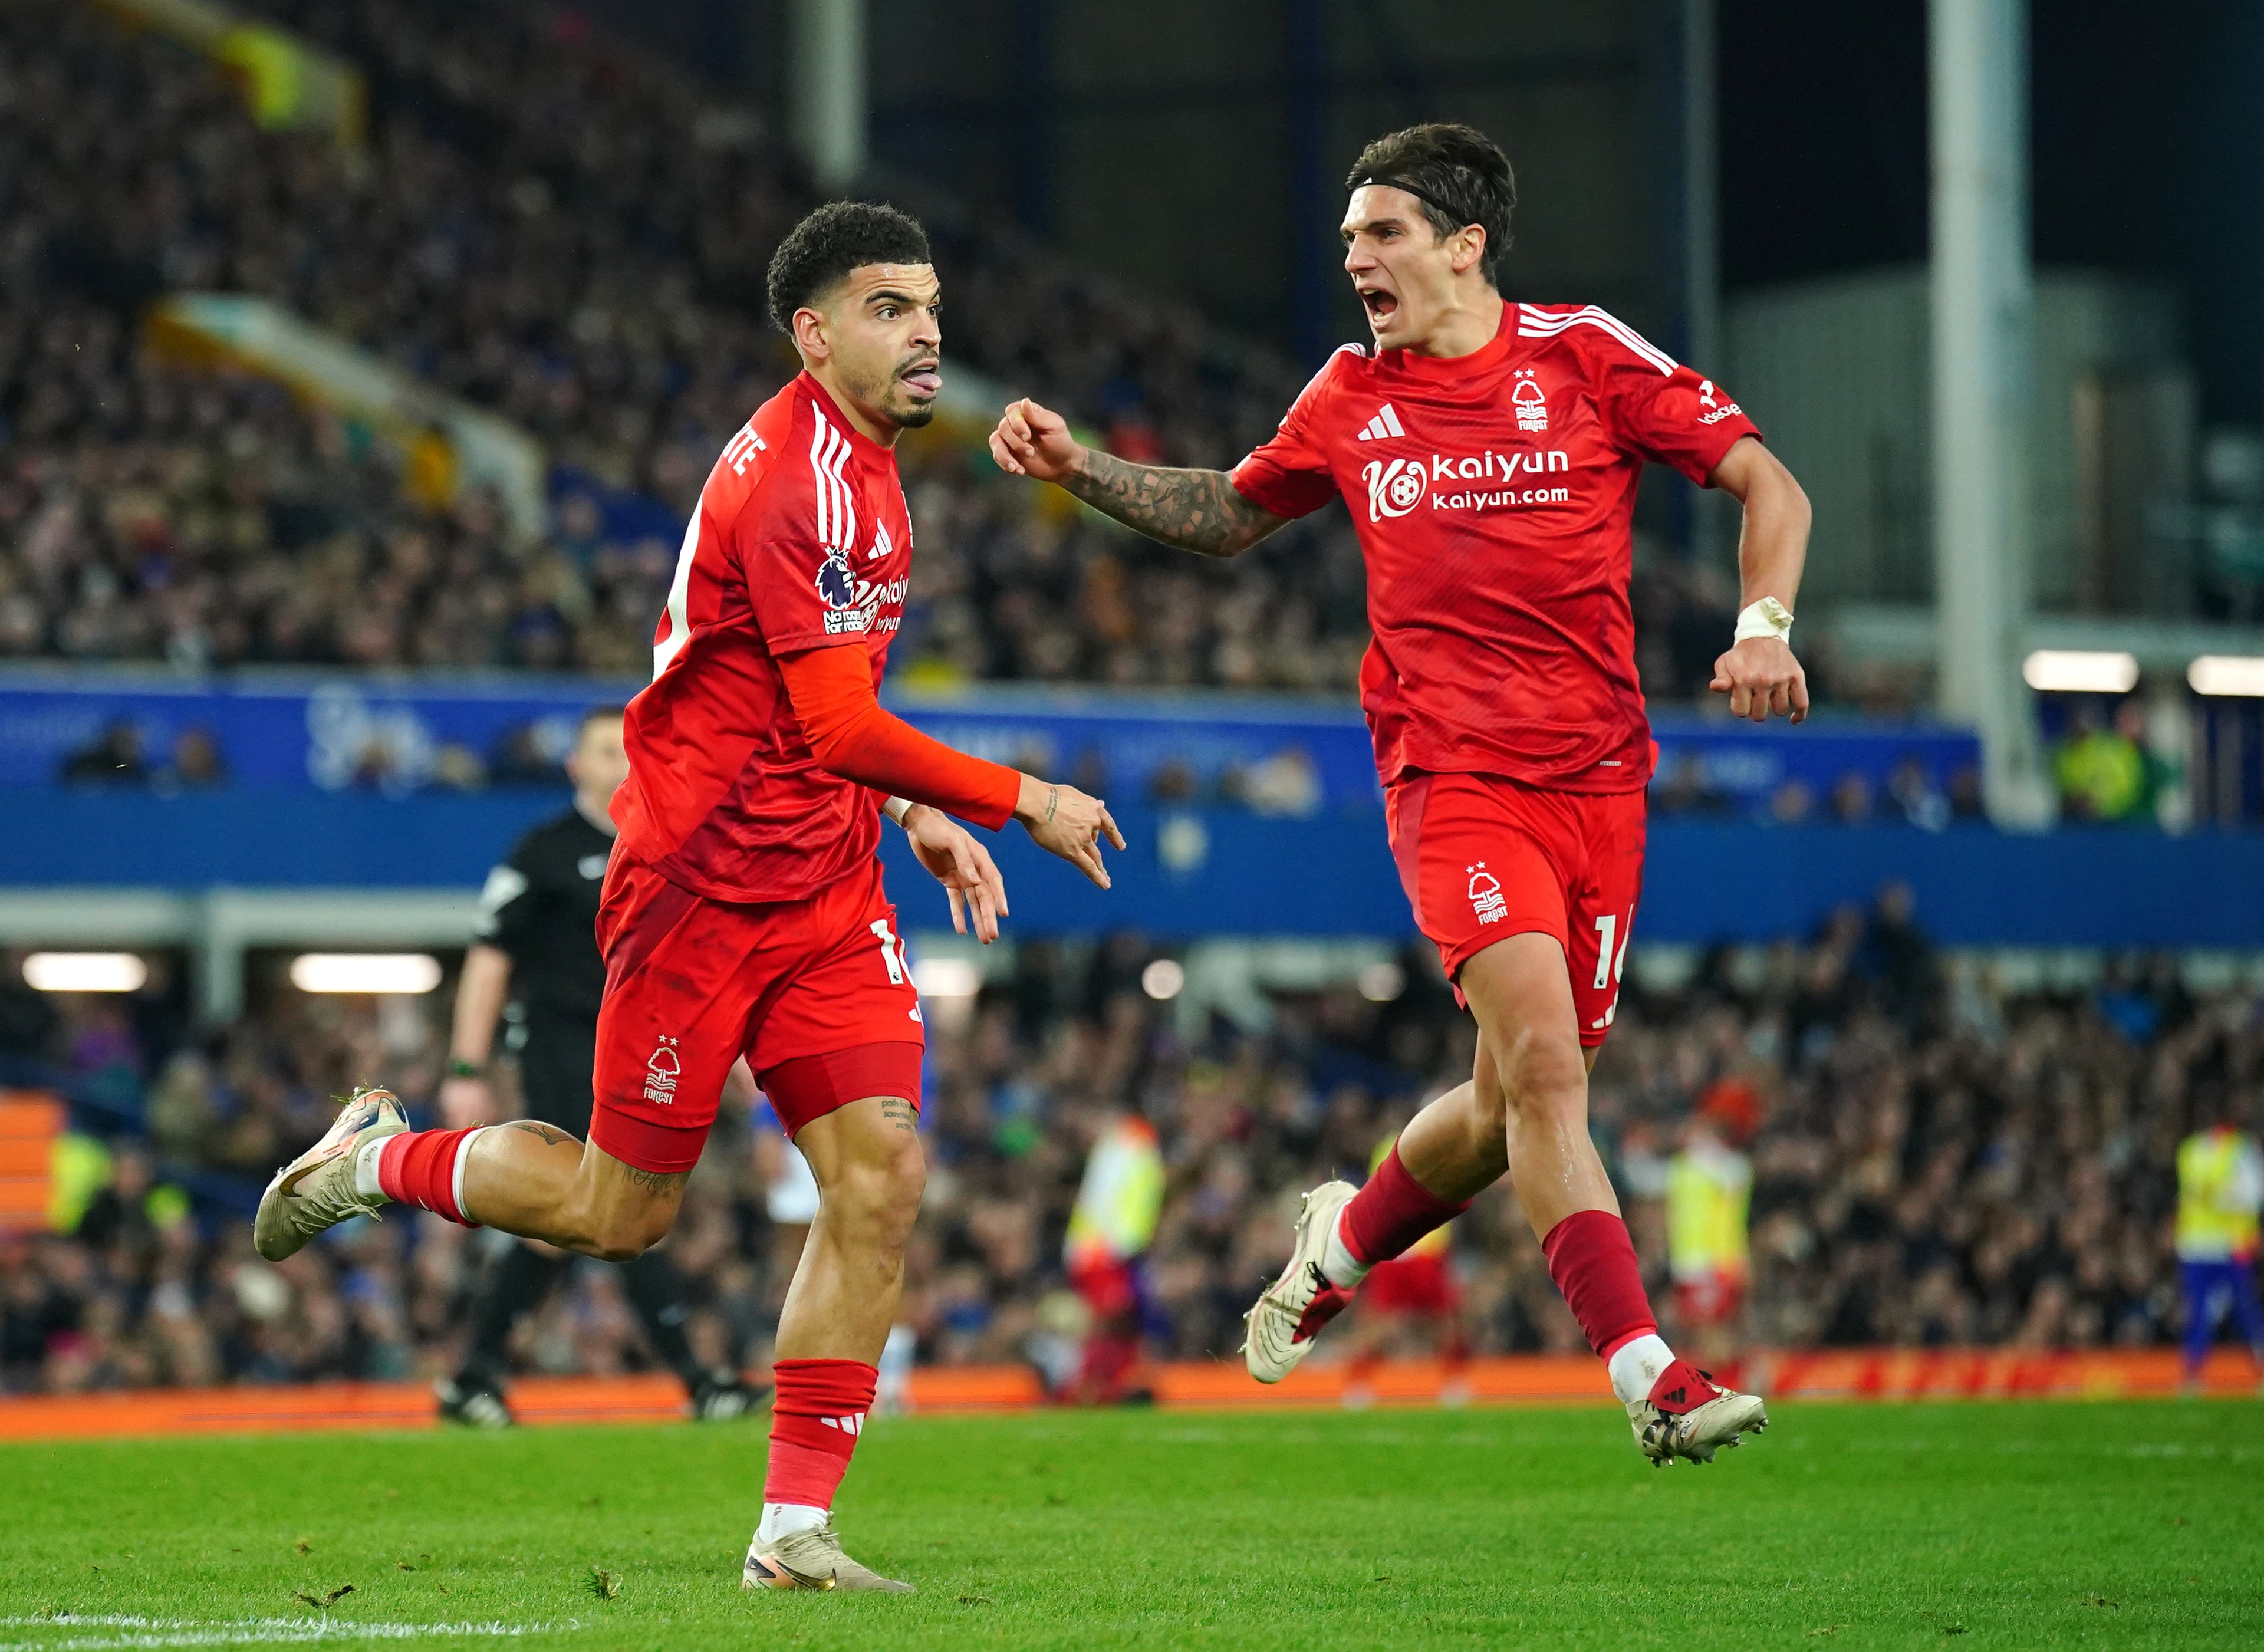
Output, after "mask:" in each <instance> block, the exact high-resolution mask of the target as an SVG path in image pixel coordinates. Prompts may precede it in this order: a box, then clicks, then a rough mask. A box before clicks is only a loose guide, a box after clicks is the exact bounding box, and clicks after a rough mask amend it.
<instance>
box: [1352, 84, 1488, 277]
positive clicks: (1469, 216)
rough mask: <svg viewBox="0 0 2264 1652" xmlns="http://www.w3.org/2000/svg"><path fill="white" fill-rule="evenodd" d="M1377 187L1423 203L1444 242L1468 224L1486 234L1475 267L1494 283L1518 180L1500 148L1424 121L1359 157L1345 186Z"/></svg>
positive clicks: (1478, 135) (1466, 131) (1482, 137)
mask: <svg viewBox="0 0 2264 1652" xmlns="http://www.w3.org/2000/svg"><path fill="white" fill-rule="evenodd" d="M1363 184H1382V185H1389V186H1390V188H1393V189H1404V190H1405V191H1406V192H1408V193H1409V194H1411V195H1412V196H1414V197H1415V198H1416V199H1418V200H1419V201H1421V202H1422V203H1423V216H1424V217H1425V218H1426V219H1427V220H1428V221H1430V225H1431V228H1432V229H1433V230H1434V231H1435V232H1437V234H1438V235H1440V237H1441V238H1442V239H1443V238H1444V237H1446V236H1448V235H1453V234H1454V233H1455V231H1456V230H1458V229H1462V228H1465V227H1466V226H1468V225H1470V224H1476V225H1477V227H1478V228H1481V229H1483V230H1484V231H1485V251H1484V253H1483V254H1482V255H1480V257H1479V262H1480V263H1481V264H1483V265H1484V269H1485V278H1486V279H1487V280H1488V281H1493V280H1494V279H1495V272H1496V271H1497V270H1498V268H1499V267H1500V264H1501V257H1502V254H1504V253H1506V252H1507V251H1508V250H1509V215H1510V214H1511V213H1512V212H1513V211H1514V210H1515V209H1516V207H1517V178H1516V175H1515V174H1514V173H1513V172H1512V171H1511V170H1509V157H1508V156H1506V155H1504V154H1503V153H1502V152H1501V146H1500V145H1499V144H1498V143H1496V142H1495V141H1493V140H1492V139H1491V138H1490V137H1488V136H1486V134H1484V133H1483V132H1480V131H1479V130H1478V129H1477V127H1465V126H1457V125H1455V124H1452V123H1450V122H1446V121H1437V120H1433V121H1429V122H1426V124H1424V125H1422V126H1419V127H1407V128H1406V129H1405V130H1404V131H1400V132H1394V133H1391V134H1389V135H1387V136H1384V137H1381V138H1378V139H1377V140H1376V141H1375V142H1373V143H1371V144H1369V145H1368V147H1367V148H1366V149H1362V150H1361V152H1360V159H1359V160H1357V161H1355V162H1353V169H1352V171H1351V172H1350V174H1349V175H1347V176H1346V178H1345V187H1346V189H1348V190H1353V189H1358V188H1359V187H1360V186H1361V185H1363Z"/></svg>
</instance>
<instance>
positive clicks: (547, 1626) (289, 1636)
mask: <svg viewBox="0 0 2264 1652" xmlns="http://www.w3.org/2000/svg"><path fill="white" fill-rule="evenodd" d="M580 1627H582V1625H581V1622H580V1620H579V1619H575V1620H571V1621H569V1622H566V1623H504V1622H502V1621H500V1620H499V1619H490V1621H488V1622H485V1623H355V1622H352V1621H349V1620H346V1619H337V1618H322V1619H310V1618H250V1619H242V1618H240V1619H236V1621H234V1622H233V1623H200V1622H198V1621H197V1620H195V1619H191V1618H142V1617H134V1616H128V1615H122V1614H118V1613H96V1612H88V1613H85V1614H83V1615H82V1614H80V1613H77V1612H62V1613H58V1614H57V1615H55V1616H54V1617H51V1618H48V1617H33V1618H0V1628H4V1629H31V1628H40V1629H128V1630H133V1631H135V1633H134V1634H97V1635H73V1636H71V1637H69V1638H68V1639H66V1640H62V1641H0V1652H127V1649H129V1648H165V1647H192V1646H294V1645H297V1646H303V1645H307V1644H309V1643H311V1642H316V1641H421V1640H426V1639H430V1638H432V1637H433V1636H436V1635H454V1636H457V1637H459V1638H464V1639H471V1638H479V1639H485V1640H497V1641H515V1640H517V1639H519V1637H520V1636H522V1635H529V1634H555V1633H558V1632H561V1631H564V1630H570V1629H579V1628H580Z"/></svg>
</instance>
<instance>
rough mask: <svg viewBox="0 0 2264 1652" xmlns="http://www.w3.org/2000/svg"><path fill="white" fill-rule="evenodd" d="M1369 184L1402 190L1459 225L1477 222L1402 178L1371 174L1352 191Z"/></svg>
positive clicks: (1364, 187)
mask: <svg viewBox="0 0 2264 1652" xmlns="http://www.w3.org/2000/svg"><path fill="white" fill-rule="evenodd" d="M1371 184H1374V185H1380V186H1381V187H1382V188H1384V189H1404V190H1405V191H1406V192H1408V193H1409V194H1410V195H1412V196H1413V197H1414V198H1415V199H1417V200H1419V201H1421V202H1422V203H1423V204H1424V205H1425V206H1426V207H1430V208H1431V209H1432V210H1433V211H1434V212H1442V213H1444V214H1447V216H1448V217H1449V218H1452V219H1455V221H1457V222H1458V223H1459V224H1462V225H1469V224H1474V223H1477V219H1475V218H1465V217H1463V216H1462V214H1461V213H1459V212H1457V211H1455V209H1454V208H1453V207H1449V206H1448V205H1447V204H1446V203H1445V202H1444V201H1442V200H1440V199H1439V198H1438V197H1437V196H1435V195H1433V194H1432V193H1431V192H1428V191H1427V190H1425V189H1421V188H1419V187H1418V186H1417V185H1413V184H1411V183H1409V182H1408V181H1407V180H1406V179H1405V178H1392V177H1390V176H1388V175H1386V174H1383V173H1379V172H1371V173H1369V174H1368V176H1367V177H1366V178H1362V179H1361V180H1360V182H1359V183H1357V184H1354V185H1353V188H1354V189H1366V188H1367V187H1368V185H1371Z"/></svg>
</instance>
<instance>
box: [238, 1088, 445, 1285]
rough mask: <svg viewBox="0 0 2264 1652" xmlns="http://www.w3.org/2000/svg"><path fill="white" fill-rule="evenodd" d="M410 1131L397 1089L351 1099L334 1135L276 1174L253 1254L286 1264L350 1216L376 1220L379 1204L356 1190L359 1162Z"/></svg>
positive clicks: (256, 1226) (262, 1205)
mask: <svg viewBox="0 0 2264 1652" xmlns="http://www.w3.org/2000/svg"><path fill="white" fill-rule="evenodd" d="M408 1128H409V1119H408V1117H407V1115H406V1114H404V1113H403V1112H402V1111H401V1103H400V1102H399V1101H398V1100H397V1099H395V1097H394V1094H393V1092H392V1091H391V1090H378V1089H374V1088H364V1089H361V1090H355V1091H354V1092H353V1094H352V1095H351V1096H348V1097H347V1098H346V1105H345V1108H344V1109H343V1110H342V1111H341V1112H339V1114H338V1116H337V1122H335V1123H334V1124H332V1125H331V1126H330V1130H329V1133H328V1134H325V1135H324V1136H323V1139H322V1140H321V1141H317V1142H316V1143H315V1145H314V1146H313V1147H310V1148H308V1149H307V1150H306V1151H305V1152H304V1153H301V1155H300V1156H298V1157H297V1158H295V1159H294V1160H292V1161H291V1162H290V1163H288V1164H287V1165H285V1166H284V1167H283V1168H282V1169H281V1170H278V1171H276V1172H275V1179H274V1180H273V1181H272V1182H270V1183H268V1184H267V1191H266V1192H264V1193H262V1194H261V1195H260V1196H259V1214H258V1215H257V1216H255V1217H253V1218H252V1221H251V1245H252V1249H253V1250H257V1251H258V1252H259V1254H260V1255H261V1256H263V1257H266V1258H267V1259H268V1260H269V1261H270V1262H280V1261H281V1260H283V1258H284V1257H287V1256H290V1255H292V1254H293V1253H294V1252H295V1251H296V1250H298V1249H299V1248H300V1247H301V1245H303V1244H305V1243H307V1241H308V1240H309V1239H312V1238H313V1237H314V1236H315V1235H316V1234H318V1233H322V1232H323V1231H324V1230H325V1229H328V1228H335V1227H337V1225H338V1224H339V1223H340V1222H342V1221H345V1220H346V1218H348V1217H349V1216H374V1215H376V1214H377V1206H376V1205H374V1204H373V1203H372V1202H371V1201H370V1200H368V1199H365V1198H363V1197H362V1194H361V1192H360V1190H359V1189H358V1188H357V1187H356V1186H355V1185H354V1161H355V1160H356V1159H357V1158H358V1157H359V1156H360V1153H361V1149H362V1148H363V1147H365V1146H366V1144H368V1143H369V1142H371V1141H376V1140H378V1139H379V1138H381V1137H383V1136H394V1135H399V1134H401V1133H402V1132H403V1131H404V1130H406V1129H408Z"/></svg>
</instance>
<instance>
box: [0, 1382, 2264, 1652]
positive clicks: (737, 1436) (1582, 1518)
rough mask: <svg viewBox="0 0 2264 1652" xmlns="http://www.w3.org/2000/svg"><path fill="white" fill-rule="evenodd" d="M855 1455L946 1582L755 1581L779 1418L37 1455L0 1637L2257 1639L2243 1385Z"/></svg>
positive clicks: (861, 1522) (870, 1449)
mask: <svg viewBox="0 0 2264 1652" xmlns="http://www.w3.org/2000/svg"><path fill="white" fill-rule="evenodd" d="M858 1459H859V1460H858V1464H857V1467H856V1469H855V1471H854V1473H853V1474H852V1475H851V1478H850V1481H849V1483H848V1485H847V1487H846V1488H845V1496H844V1499H843V1502H842V1504H841V1508H840V1511H839V1512H840V1516H841V1519H842V1524H843V1530H844V1532H845V1534H846V1535H847V1537H848V1539H849V1541H850V1546H851V1552H852V1553H853V1554H858V1555H859V1556H860V1557H861V1558H863V1559H865V1560H866V1561H868V1562H869V1563H871V1564H873V1565H875V1566H877V1567H879V1568H880V1569H882V1570H885V1571H889V1572H891V1573H894V1574H896V1575H899V1576H908V1577H910V1578H911V1579H912V1580H913V1581H915V1582H916V1583H918V1585H919V1588H920V1591H921V1592H920V1593H919V1594H918V1596H917V1597H915V1598H909V1599H906V1598H888V1597H874V1596H843V1595H774V1594H766V1595H759V1596H748V1595H744V1594H743V1593H742V1592H741V1590H740V1589H739V1583H738V1577H739V1558H740V1554H741V1552H742V1550H743V1548H744V1544H745V1541H746V1538H747V1534H748V1531H749V1529H750V1526H751V1522H752V1520H753V1518H754V1517H755V1515H756V1514H757V1512H758V1509H757V1502H758V1496H759V1493H760V1486H761V1478H762V1466H763V1429H762V1426H761V1425H760V1424H759V1423H755V1424H735V1425H725V1426H720V1427H706V1428H696V1427H692V1426H688V1425H687V1426H684V1427H671V1428H635V1429H628V1428H624V1429H610V1430H594V1429H593V1430H542V1431H522V1432H518V1433H513V1434H509V1435H503V1436H489V1435H469V1434H463V1433H451V1434H417V1435H379V1436H338V1435H333V1436H321V1435H298V1436H287V1437H280V1438H225V1439H221V1438H212V1439H186V1440H169V1441H153V1442H101V1443H95V1444H68V1445H11V1446H7V1447H5V1448H0V1510H4V1511H5V1518H4V1521H0V1532H4V1533H5V1542H6V1549H5V1559H4V1563H0V1619H4V1620H5V1621H4V1625H0V1652H12V1649H13V1648H43V1649H54V1648H73V1649H74V1652H93V1649H94V1648H112V1647H116V1648H125V1647H145V1646H146V1647H159V1646H164V1647H180V1646H204V1645H259V1644H269V1643H273V1644H301V1643H307V1642H310V1641H316V1640H319V1641H321V1642H322V1643H323V1644H329V1643H332V1642H336V1643H337V1644H341V1645H368V1646H384V1645H392V1644H395V1643H399V1644H403V1645H405V1646H410V1647H416V1648H441V1647H454V1646H468V1647H477V1646H486V1647H502V1646H514V1647H534V1646H542V1647H551V1646H556V1647H561V1648H582V1649H586V1652H600V1649H602V1648H667V1649H668V1652H676V1649H678V1648H708V1647H765V1648H767V1647H774V1646H775V1647H786V1648H810V1649H812V1652H816V1649H817V1648H833V1647H840V1648H858V1649H859V1652H874V1649H875V1648H887V1649H888V1652H895V1649H896V1648H931V1647H932V1648H957V1647H1007V1648H1021V1647H1061V1648H1112V1647H1143V1648H1179V1647H1196V1648H1209V1647H1219V1648H1223V1647H1265V1648H1351V1647H1363V1648H1365V1647H1373V1648H1427V1647H1469V1646H1514V1647H1520V1648H1541V1647H1560V1646H1561V1647H1589V1648H1611V1647H1662V1648H1678V1652H1701V1649H1710V1648H1722V1647H1749V1646H1750V1647H1784V1648H1815V1647H1819V1646H1830V1647H1833V1648H1844V1647H1897V1648H1930V1647H1952V1648H1956V1652H1977V1649H1978V1648H1985V1647H2063V1646H2074V1645H2096V1646H2118V1647H2163V1648H2199V1647H2214V1646H2224V1647H2232V1646H2239V1647H2246V1648H2254V1647H2255V1646H2257V1645H2258V1644H2259V1641H2260V1637H2264V1405H2260V1404H2257V1403H2254V1402H2207V1401H2196V1402H2185V1403H2122V1404H2111V1403H2100V1404H2067V1403H2061V1404H2025V1403H2013V1402H1995V1403H1990V1402H1984V1403H1976V1404H1948V1403H1942V1404H1915V1405H1899V1406H1892V1405H1874V1406H1835V1405H1822V1404H1788V1405H1784V1406H1782V1407H1781V1408H1780V1413H1779V1416H1778V1417H1777V1420H1776V1422H1775V1424H1774V1425H1773V1426H1772V1427H1771V1429H1770V1431H1769V1432H1768V1434H1767V1436H1766V1437H1765V1438H1761V1439H1759V1440H1754V1441H1750V1442H1748V1444H1747V1445H1745V1448H1744V1449H1742V1450H1741V1451H1738V1452H1737V1453H1731V1454H1729V1455H1726V1456H1725V1457H1724V1458H1723V1460H1722V1461H1721V1462H1720V1463H1719V1464H1717V1465H1716V1466H1714V1467H1709V1468H1698V1467H1692V1466H1690V1465H1687V1464H1683V1465H1678V1466H1677V1467H1674V1468H1673V1469H1672V1470H1671V1471H1665V1472H1660V1471H1657V1470H1653V1469H1651V1467H1648V1466H1646V1465H1645V1464H1644V1462H1643V1461H1642V1460H1640V1458H1639V1457H1638V1456H1637V1455H1636V1451H1635V1449H1634V1446H1633V1445H1632V1443H1631V1442H1630V1441H1629V1438H1628V1432H1627V1429H1626V1426H1625V1424H1623V1423H1622V1421H1621V1420H1620V1419H1619V1417H1617V1416H1616V1414H1615V1413H1612V1412H1609V1411H1606V1410H1602V1409H1586V1408H1580V1409H1470V1410H1463V1411H1447V1410H1372V1411H1363V1412H1338V1411H1330V1412H1318V1411H1266V1412H1254V1413H1223V1412H1192V1411H1177V1412H1110V1413H1090V1412H1078V1413H1070V1412H1050V1413H1039V1414H1034V1415H1025V1416H1013V1417H918V1418H903V1419H893V1420H885V1421H876V1422H875V1423H874V1424H873V1426H872V1428H871V1429H870V1431H868V1432H867V1435H866V1437H865V1439H864V1441H863V1444H862V1445H861V1447H860V1451H859V1453H858ZM601 1573H602V1574H610V1575H611V1578H612V1580H613V1581H612V1582H611V1583H609V1584H607V1583H600V1582H599V1579H598V1575H599V1574H601ZM348 1583H351V1584H352V1586H353V1589H352V1593H351V1594H346V1595H341V1596H339V1597H337V1599H336V1601H335V1602H334V1603H333V1604H332V1605H330V1608H329V1610H328V1611H327V1612H325V1611H323V1609H322V1608H321V1607H320V1606H319V1605H316V1604H311V1603H315V1602H319V1601H320V1600H321V1599H322V1598H324V1597H326V1596H328V1595H330V1592H331V1591H332V1590H337V1589H339V1588H340V1587H341V1586H343V1585H345V1584H348ZM607 1587H610V1588H611V1589H612V1590H613V1592H612V1594H611V1598H606V1596H605V1592H604V1590H605V1589H606V1588H607ZM56 1612H67V1613H69V1614H72V1616H71V1617H69V1618H65V1619H56V1618H55V1617H54V1613H56ZM449 1624H454V1625H458V1626H467V1627H469V1628H470V1629H473V1630H476V1631H479V1632H480V1633H477V1634H466V1633H449V1632H446V1631H443V1632H441V1633H438V1634H434V1633H431V1632H430V1630H429V1629H426V1630H424V1632H422V1633H412V1632H411V1631H412V1628H414V1627H423V1626H439V1625H449ZM537 1626H547V1627H537ZM503 1629H515V1630H522V1631H526V1633H523V1634H519V1635H518V1636H517V1637H516V1638H513V1639H510V1640H504V1639H501V1638H499V1636H498V1631H500V1630H503Z"/></svg>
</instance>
